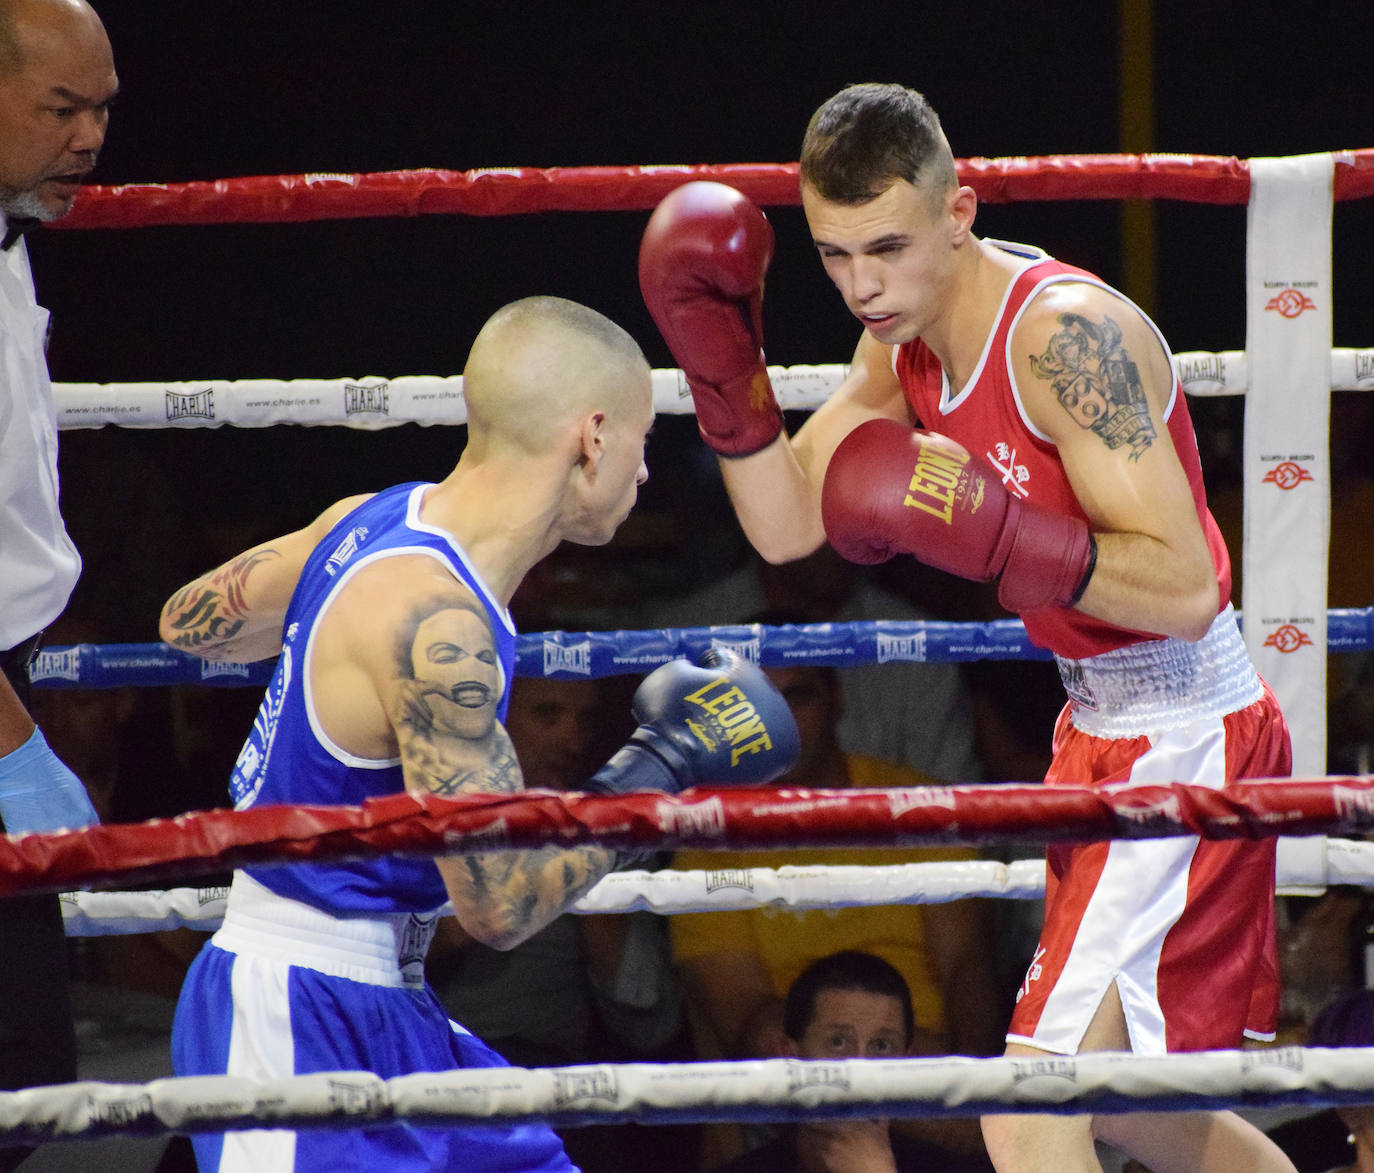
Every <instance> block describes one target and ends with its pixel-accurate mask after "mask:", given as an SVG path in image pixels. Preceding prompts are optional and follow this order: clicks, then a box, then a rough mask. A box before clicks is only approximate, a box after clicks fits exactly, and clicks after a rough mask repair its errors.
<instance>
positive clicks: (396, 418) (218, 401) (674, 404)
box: [53, 348, 1374, 430]
mask: <svg viewBox="0 0 1374 1173" xmlns="http://www.w3.org/2000/svg"><path fill="white" fill-rule="evenodd" d="M1174 368H1175V370H1176V371H1177V373H1178V377H1179V380H1180V382H1181V383H1182V384H1183V389H1184V390H1185V391H1186V392H1187V393H1188V394H1189V395H1198V396H1202V395H1244V394H1245V392H1246V388H1247V387H1248V386H1249V378H1250V373H1249V367H1248V364H1247V362H1246V357H1245V352H1244V351H1243V350H1224V351H1219V352H1216V353H1211V352H1207V351H1185V352H1183V353H1180V354H1176V355H1175V356H1174ZM848 370H849V368H848V367H847V366H845V365H843V364H837V363H832V364H824V365H819V366H805V365H799V366H790V367H782V366H773V367H769V368H768V373H769V376H770V377H771V379H772V382H773V389H774V391H775V392H776V393H777V397H778V403H779V404H780V405H781V406H782V408H783V409H784V410H786V411H808V410H813V409H815V408H817V407H819V406H820V405H821V404H822V403H824V402H825V401H826V399H827V398H828V397H829V396H830V394H831V393H832V392H833V391H834V390H835V389H836V388H837V387H838V386H839V385H840V382H841V381H842V380H843V379H844V377H845V375H846V373H847V372H848ZM653 386H654V411H655V412H656V413H658V414H660V415H690V414H692V411H693V406H692V397H691V395H690V393H689V392H688V390H687V384H686V381H685V380H684V379H683V377H682V372H681V371H679V370H676V369H674V368H668V369H663V370H656V371H654V372H653ZM1331 389H1332V390H1333V391H1368V390H1370V389H1374V350H1367V349H1366V350H1357V349H1352V348H1337V349H1333V350H1332V352H1331ZM53 395H54V399H55V401H56V404H57V417H58V426H59V427H61V428H64V429H65V428H96V427H103V426H104V425H106V424H114V425H121V426H124V427H148V428H166V427H215V426H218V425H220V424H232V425H234V426H236V427H241V428H265V427H271V426H274V425H276V424H307V425H311V424H313V425H325V424H344V425H347V426H348V427H353V428H361V429H365V430H376V429H380V428H387V427H392V426H395V425H397V424H404V423H419V424H462V423H465V422H466V421H467V404H466V402H465V401H464V399H463V378H462V376H461V375H405V376H401V377H398V378H394V379H387V378H383V377H381V376H365V377H361V378H357V379H199V380H189V381H182V382H170V383H55V384H53Z"/></svg>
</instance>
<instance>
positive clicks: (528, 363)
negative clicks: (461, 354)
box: [463, 297, 651, 453]
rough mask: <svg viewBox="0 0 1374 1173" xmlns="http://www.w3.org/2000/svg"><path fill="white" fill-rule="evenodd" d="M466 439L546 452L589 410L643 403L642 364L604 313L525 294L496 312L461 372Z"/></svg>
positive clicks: (645, 370)
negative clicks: (561, 431)
mask: <svg viewBox="0 0 1374 1173" xmlns="http://www.w3.org/2000/svg"><path fill="white" fill-rule="evenodd" d="M463 393H464V397H465V398H466V400H467V406H468V429H469V437H470V442H473V441H479V442H480V441H492V442H506V443H511V444H515V445H518V446H519V447H521V448H523V449H526V450H528V451H530V452H534V453H538V452H541V451H543V450H545V449H546V448H547V446H548V443H549V440H550V438H551V437H552V436H553V435H554V433H555V432H556V431H557V430H558V429H559V428H561V427H563V426H565V425H566V424H568V423H569V422H571V421H573V420H577V419H581V418H582V417H583V416H585V415H586V414H588V413H589V412H596V411H600V412H605V413H606V414H607V415H613V416H619V415H621V414H622V413H623V412H625V411H627V410H635V411H638V410H639V409H640V408H641V407H642V406H644V405H646V404H647V403H648V401H649V398H650V395H651V391H650V383H649V364H648V362H647V361H646V360H645V358H644V354H643V352H642V351H641V350H640V349H639V346H638V344H637V343H636V342H635V340H634V339H633V338H631V337H630V336H629V334H627V333H626V332H625V331H624V330H622V329H621V328H620V327H619V326H617V325H616V324H615V323H614V322H612V321H611V320H610V319H609V318H607V317H605V316H604V315H602V314H599V313H597V312H596V311H595V310H592V309H588V308H587V307H586V306H584V305H580V304H578V303H577V302H575V301H567V300H565V299H563V298H561V297H529V298H525V299H523V300H521V301H516V302H512V303H511V304H510V305H507V306H504V307H503V308H502V309H499V310H497V312H496V313H495V314H493V315H492V316H491V318H489V319H488V321H487V323H486V325H484V326H483V327H482V329H481V331H480V332H479V333H478V335H477V340H476V341H475V342H474V343H473V346H472V351H471V353H470V354H469V356H468V362H467V367H466V368H465V369H464V371H463Z"/></svg>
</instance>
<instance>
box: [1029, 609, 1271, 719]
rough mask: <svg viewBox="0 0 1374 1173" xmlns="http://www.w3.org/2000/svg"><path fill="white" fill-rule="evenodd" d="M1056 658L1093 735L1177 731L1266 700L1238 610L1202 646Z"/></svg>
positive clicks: (1072, 702) (1163, 644)
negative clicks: (1237, 613) (1243, 633)
mask: <svg viewBox="0 0 1374 1173" xmlns="http://www.w3.org/2000/svg"><path fill="white" fill-rule="evenodd" d="M1055 660H1056V661H1057V662H1058V664H1059V676H1060V678H1061V679H1062V680H1063V681H1064V691H1065V692H1067V693H1068V694H1069V708H1070V714H1071V717H1072V719H1073V723H1074V725H1075V726H1076V727H1077V728H1079V729H1081V730H1083V732H1084V733H1087V734H1089V735H1090V736H1092V737H1140V736H1143V735H1146V734H1149V733H1153V732H1158V731H1162V730H1165V729H1176V728H1178V727H1179V726H1181V725H1188V724H1191V723H1192V722H1194V721H1202V720H1208V719H1215V718H1218V717H1224V716H1225V715H1226V714H1227V713H1234V712H1236V711H1238V710H1240V709H1243V708H1245V707H1246V706H1247V705H1252V704H1254V703H1255V702H1256V701H1257V700H1259V699H1260V697H1261V696H1263V695H1264V686H1263V685H1262V684H1261V683H1260V678H1259V675H1258V674H1257V673H1256V672H1255V667H1254V665H1253V664H1252V663H1251V662H1250V653H1249V652H1248V651H1247V650H1246V648H1245V641H1244V640H1242V639H1241V637H1240V629H1239V628H1238V626H1237V624H1236V613H1235V610H1234V609H1233V608H1232V607H1231V606H1230V604H1227V606H1226V609H1225V610H1223V611H1222V612H1221V614H1219V615H1218V616H1217V617H1216V619H1215V620H1213V622H1212V626H1211V627H1210V628H1209V629H1208V631H1207V634H1206V635H1204V636H1203V637H1202V638H1201V639H1200V640H1198V642H1197V643H1189V642H1188V641H1187V640H1181V639H1152V640H1145V641H1144V642H1142V643H1137V644H1130V645H1129V646H1127V647H1124V648H1117V649H1116V650H1115V651H1111V652H1104V653H1103V654H1102V655H1100V656H1092V657H1090V658H1088V659H1086V660H1066V659H1064V658H1062V657H1060V656H1056V657H1055Z"/></svg>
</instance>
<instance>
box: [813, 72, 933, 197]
mask: <svg viewBox="0 0 1374 1173" xmlns="http://www.w3.org/2000/svg"><path fill="white" fill-rule="evenodd" d="M801 177H802V181H803V182H804V183H805V184H807V185H808V186H809V187H811V188H813V189H814V190H815V191H816V193H817V194H818V195H819V196H821V198H822V199H826V200H829V201H830V202H832V203H837V204H850V205H855V204H866V203H868V201H869V200H872V199H876V198H877V197H878V196H880V195H882V194H883V192H885V191H886V190H887V189H888V188H889V187H891V186H892V184H893V183H895V182H896V181H897V180H905V181H906V182H907V183H910V184H911V185H912V186H914V187H925V188H927V189H928V191H927V195H928V196H929V197H930V199H931V200H932V201H933V200H935V198H936V197H937V196H941V195H943V194H944V193H945V192H946V191H948V190H950V189H951V188H953V187H957V186H958V173H957V172H956V170H955V167H954V156H953V155H952V154H951V153H950V149H949V143H948V142H947V141H946V140H945V132H944V130H943V129H942V128H941V126H940V119H939V116H938V115H937V114H936V113H935V111H934V110H933V109H932V108H931V106H930V103H929V102H927V101H926V99H925V96H924V95H922V94H919V93H917V92H916V91H915V90H911V89H907V88H906V87H905V86H899V85H889V84H880V83H876V82H865V83H863V84H861V85H853V86H849V87H847V88H845V89H843V90H841V91H840V92H839V93H838V94H836V95H835V96H834V97H833V98H831V99H829V101H827V102H826V103H825V104H824V105H822V106H821V108H820V109H819V110H817V111H816V113H815V114H813V115H812V116H811V122H810V124H809V125H808V126H807V128H806V136H805V138H804V139H803V141H802V149H801Z"/></svg>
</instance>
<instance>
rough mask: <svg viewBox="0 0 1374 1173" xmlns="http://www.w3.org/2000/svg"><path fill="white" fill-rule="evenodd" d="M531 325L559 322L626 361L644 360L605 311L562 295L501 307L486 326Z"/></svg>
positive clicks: (526, 300)
mask: <svg viewBox="0 0 1374 1173" xmlns="http://www.w3.org/2000/svg"><path fill="white" fill-rule="evenodd" d="M508 322H509V323H518V324H520V325H533V324H536V323H551V324H555V325H560V326H562V327H564V328H565V329H567V330H569V331H570V332H572V333H574V334H580V335H582V336H583V337H586V338H590V339H594V340H595V341H597V342H600V343H601V344H602V346H604V347H605V348H606V349H607V350H609V351H611V352H612V353H614V354H617V355H619V356H621V357H622V358H624V359H625V360H626V361H628V362H643V363H647V361H648V360H647V359H645V357H644V352H643V351H642V350H641V349H640V347H639V343H637V342H636V341H635V340H634V339H633V338H631V337H630V335H629V333H627V332H626V331H625V330H624V329H622V328H621V327H620V326H617V325H616V324H615V323H614V322H613V321H611V319H610V318H608V317H606V315H605V314H602V313H598V312H597V311H596V310H594V309H591V308H590V307H589V306H585V305H583V304H582V303H581V302H576V301H569V300H568V299H567V298H563V297H547V296H540V297H524V298H521V299H520V300H519V301H513V302H511V303H510V304H509V305H506V306H502V308H501V309H499V310H497V311H496V313H494V314H493V315H492V316H491V319H490V321H489V323H488V324H489V325H492V326H500V325H503V324H506V323H508Z"/></svg>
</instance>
